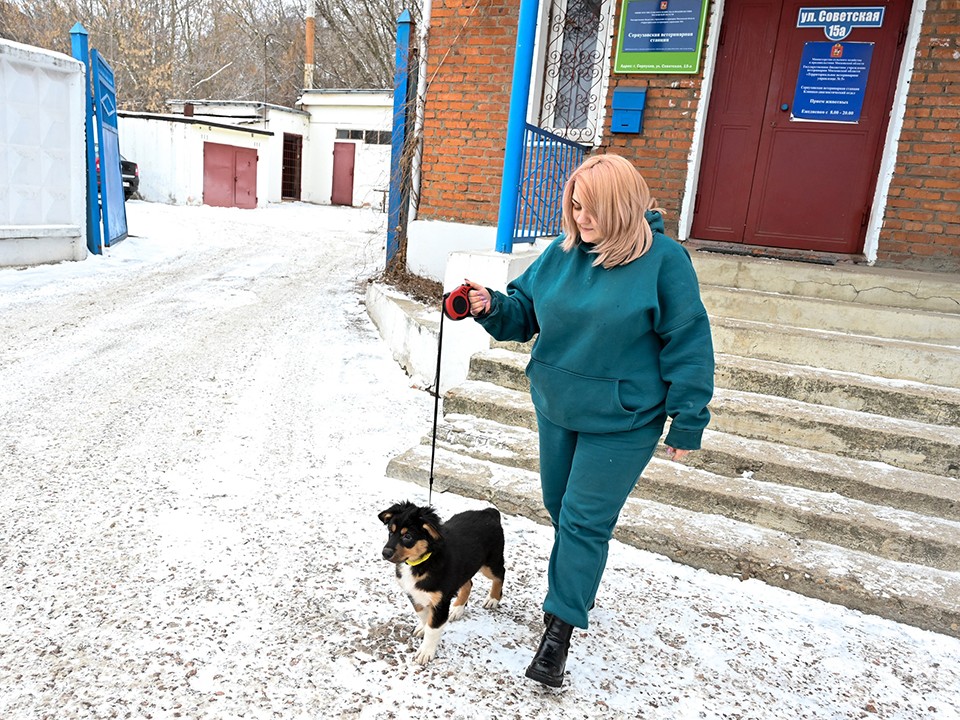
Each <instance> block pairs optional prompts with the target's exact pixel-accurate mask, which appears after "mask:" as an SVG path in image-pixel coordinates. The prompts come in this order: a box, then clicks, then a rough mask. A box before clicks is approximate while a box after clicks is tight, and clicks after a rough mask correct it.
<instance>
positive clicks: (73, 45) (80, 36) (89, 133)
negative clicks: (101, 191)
mask: <svg viewBox="0 0 960 720" xmlns="http://www.w3.org/2000/svg"><path fill="white" fill-rule="evenodd" d="M70 49H71V53H72V54H73V57H74V58H76V59H77V60H79V61H80V62H82V63H83V67H84V71H83V108H84V129H85V131H86V148H87V153H86V158H87V162H86V166H87V249H88V250H89V251H90V252H92V253H93V254H94V255H100V254H102V253H103V241H102V238H101V236H100V206H99V200H98V198H97V173H96V170H95V169H94V168H95V166H96V164H97V157H96V152H95V151H94V149H93V95H92V94H91V85H90V39H89V36H88V35H87V31H86V29H85V28H84V27H83V25H81V24H80V23H77V24H76V25H74V26H73V27H72V28H70Z"/></svg>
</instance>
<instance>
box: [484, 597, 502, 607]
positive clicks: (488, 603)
mask: <svg viewBox="0 0 960 720" xmlns="http://www.w3.org/2000/svg"><path fill="white" fill-rule="evenodd" d="M483 606H484V607H485V608H486V609H487V610H493V609H494V608H498V607H500V601H499V600H497V598H492V597H488V598H487V599H486V600H484V601H483Z"/></svg>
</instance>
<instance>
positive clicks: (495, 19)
mask: <svg viewBox="0 0 960 720" xmlns="http://www.w3.org/2000/svg"><path fill="white" fill-rule="evenodd" d="M519 11H520V5H519V2H517V0H436V1H435V2H434V4H433V19H432V21H431V29H430V54H429V55H428V57H427V80H428V82H429V83H430V85H429V87H428V91H427V104H426V107H425V109H424V128H423V134H424V149H423V166H422V177H423V183H422V186H421V199H420V212H419V214H418V217H420V218H422V219H429V220H451V221H454V222H464V223H468V224H478V225H495V224H496V222H497V211H498V208H499V206H500V178H501V176H502V172H503V152H504V146H505V145H506V134H507V116H508V114H509V110H510V87H511V84H512V81H513V55H514V48H515V45H516V37H517V20H518V16H519Z"/></svg>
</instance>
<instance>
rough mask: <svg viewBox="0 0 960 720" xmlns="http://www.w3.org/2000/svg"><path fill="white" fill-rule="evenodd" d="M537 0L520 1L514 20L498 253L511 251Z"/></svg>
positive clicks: (535, 25)
mask: <svg viewBox="0 0 960 720" xmlns="http://www.w3.org/2000/svg"><path fill="white" fill-rule="evenodd" d="M539 8H540V3H539V0H520V20H519V22H518V23H517V47H516V50H515V51H514V56H513V85H512V88H511V90H510V114H509V116H508V119H507V146H506V150H505V151H504V156H503V179H502V181H501V183H500V211H499V213H498V215H497V252H502V253H510V252H513V228H514V224H515V223H516V219H517V194H518V193H519V192H520V175H521V169H522V168H521V167H520V163H521V161H522V160H523V136H524V131H525V128H526V124H527V102H528V101H529V99H530V73H531V71H532V70H533V46H534V42H535V41H536V37H537V13H538V12H539Z"/></svg>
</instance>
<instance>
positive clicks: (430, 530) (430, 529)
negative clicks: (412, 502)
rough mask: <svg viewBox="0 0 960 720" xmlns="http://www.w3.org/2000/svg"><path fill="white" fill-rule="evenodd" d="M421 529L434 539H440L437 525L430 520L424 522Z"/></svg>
mask: <svg viewBox="0 0 960 720" xmlns="http://www.w3.org/2000/svg"><path fill="white" fill-rule="evenodd" d="M423 529H424V530H425V531H426V532H427V535H429V536H430V537H432V538H433V539H434V540H439V539H440V531H439V530H437V527H436V526H435V525H434V524H433V523H431V522H425V523H424V524H423Z"/></svg>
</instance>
